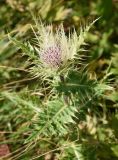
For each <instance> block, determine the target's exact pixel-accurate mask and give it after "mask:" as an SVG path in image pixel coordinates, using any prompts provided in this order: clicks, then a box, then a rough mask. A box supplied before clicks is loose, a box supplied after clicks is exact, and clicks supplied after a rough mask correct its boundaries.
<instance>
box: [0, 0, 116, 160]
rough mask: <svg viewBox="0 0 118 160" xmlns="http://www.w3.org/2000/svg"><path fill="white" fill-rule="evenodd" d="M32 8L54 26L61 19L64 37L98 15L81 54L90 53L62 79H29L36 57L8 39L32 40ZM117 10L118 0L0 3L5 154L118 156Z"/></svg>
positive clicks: (86, 158) (0, 127) (68, 159)
mask: <svg viewBox="0 0 118 160" xmlns="http://www.w3.org/2000/svg"><path fill="white" fill-rule="evenodd" d="M31 13H33V14H34V15H36V16H37V17H38V16H39V17H40V19H41V20H42V22H46V23H50V22H52V24H53V26H54V28H55V27H56V26H58V24H60V23H62V22H63V23H64V29H65V32H66V33H67V35H68V31H69V28H73V27H75V28H76V30H79V28H80V26H83V27H84V26H85V24H89V23H90V22H91V21H92V20H94V19H96V18H98V17H101V18H100V19H99V20H98V21H97V22H96V23H95V24H94V26H92V28H91V31H90V32H89V33H88V34H87V37H86V42H87V45H86V46H83V48H84V49H85V50H87V52H81V53H80V54H81V55H84V56H85V57H86V58H85V59H84V60H83V61H82V65H81V64H80V65H79V66H77V67H78V68H79V69H78V70H71V71H70V72H69V74H68V77H67V79H66V78H65V79H64V83H62V81H59V80H58V81H55V80H54V81H53V80H52V81H51V83H50V82H49V81H47V80H45V81H43V80H42V79H41V77H38V78H37V77H35V76H33V77H32V76H31V74H30V73H29V72H30V70H29V68H30V65H32V57H30V58H29V61H27V59H28V55H23V54H22V50H21V49H19V47H18V46H17V45H15V44H13V43H11V41H10V40H9V38H8V33H11V34H12V35H15V37H17V38H18V39H20V40H21V41H22V42H26V41H27V40H30V41H31V37H32V32H31V28H30V24H32V25H34V21H33V18H32V14H31ZM117 13H118V1H117V0H104V1H102V0H96V1H92V0H89V1H87V0H68V1H64V0H54V1H52V0H1V1H0V113H1V116H0V133H4V136H5V140H4V141H3V140H2V141H1V142H0V143H1V144H3V143H5V144H8V146H9V150H10V154H9V155H7V156H5V157H4V159H13V160H15V159H18V160H21V159H22V160H29V159H32V160H33V159H39V160H40V159H41V160H43V159H44V160H51V159H53V160H57V159H59V160H72V159H73V160H75V159H78V160H80V159H82V160H94V159H95V160H111V159H113V160H117V159H118V127H117V125H118V112H117V110H118V109H117V108H118V77H117V76H118V63H117V61H118V43H117V42H118V39H117V35H118V27H117V22H118V14H117ZM75 65H76V62H75ZM83 66H84V67H83ZM85 66H87V67H85ZM83 68H84V69H85V70H84V69H83ZM73 84H74V85H73ZM2 159H3V158H2Z"/></svg>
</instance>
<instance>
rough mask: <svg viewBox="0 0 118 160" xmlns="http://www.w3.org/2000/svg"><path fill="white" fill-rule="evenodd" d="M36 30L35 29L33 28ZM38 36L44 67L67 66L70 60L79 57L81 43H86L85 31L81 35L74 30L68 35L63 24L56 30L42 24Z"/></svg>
mask: <svg viewBox="0 0 118 160" xmlns="http://www.w3.org/2000/svg"><path fill="white" fill-rule="evenodd" d="M33 31H34V30H33ZM34 33H35V37H36V41H37V42H35V43H36V45H37V47H36V50H37V52H38V54H39V57H40V61H41V63H42V67H43V68H48V69H51V70H56V71H57V70H58V69H60V68H63V67H65V66H67V64H68V62H69V61H71V60H73V59H75V58H77V57H79V54H78V51H79V49H80V46H81V44H84V36H85V32H83V30H81V31H80V35H79V36H78V35H77V32H76V31H75V30H74V31H73V33H72V34H71V33H69V36H68V37H67V36H66V34H65V32H64V27H63V25H60V26H59V28H58V29H56V31H55V32H53V26H52V25H50V26H48V27H46V26H44V25H40V27H39V28H38V33H36V32H34Z"/></svg>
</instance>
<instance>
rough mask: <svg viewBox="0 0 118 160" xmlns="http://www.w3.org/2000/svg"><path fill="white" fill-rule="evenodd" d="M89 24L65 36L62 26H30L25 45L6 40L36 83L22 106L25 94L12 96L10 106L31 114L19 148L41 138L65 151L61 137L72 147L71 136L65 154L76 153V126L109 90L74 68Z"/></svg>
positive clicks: (13, 39)
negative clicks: (17, 50)
mask: <svg viewBox="0 0 118 160" xmlns="http://www.w3.org/2000/svg"><path fill="white" fill-rule="evenodd" d="M93 23H95V21H94V22H93ZM93 23H91V24H90V25H89V26H88V25H87V26H86V27H84V28H81V29H80V32H79V34H78V33H77V32H76V31H75V29H74V30H73V32H69V35H68V36H66V33H65V31H64V27H63V25H60V26H59V27H58V28H56V29H55V30H54V29H53V26H52V25H48V26H45V25H43V24H42V23H41V24H38V23H37V22H36V26H35V27H32V26H31V28H32V30H33V33H34V37H35V38H34V37H33V38H31V41H30V42H29V41H28V42H25V43H22V42H21V41H18V40H17V39H16V38H12V37H10V39H11V40H12V41H13V42H14V43H15V45H17V46H18V47H19V48H21V49H22V51H23V54H25V55H28V60H27V61H28V64H29V71H30V72H31V74H32V75H33V76H36V77H37V78H38V84H37V85H36V86H35V89H34V90H35V91H34V92H35V94H34V93H33V94H30V95H28V96H26V95H27V94H26V95H25V96H26V97H27V98H24V97H23V100H22V94H24V93H22V92H25V90H24V91H22V92H21V93H22V94H21V95H20V94H19V96H21V98H18V97H17V96H16V97H15V96H14V95H15V94H14V93H12V94H13V97H14V98H13V100H12V101H13V103H14V102H15V105H16V104H17V105H20V106H23V108H22V109H23V110H24V109H25V108H24V106H25V107H26V111H27V109H28V108H29V107H30V109H31V110H32V112H31V113H32V114H30V116H29V115H27V116H29V117H30V118H29V119H30V124H29V122H28V125H27V126H26V128H25V129H26V132H27V131H28V136H27V138H26V140H25V143H29V145H28V146H31V144H39V143H40V139H41V138H42V139H43V138H44V139H45V138H48V139H49V140H50V141H51V140H52V136H53V137H54V138H53V141H54V142H55V144H57V143H58V145H60V141H61V140H62V141H64V144H65V146H66V144H67V143H66V142H67V137H68V139H69V140H70V141H71V142H72V141H73V140H72V139H73V138H72V137H73V135H74V136H75V137H74V138H75V139H76V140H75V142H72V145H71V146H67V148H69V147H70V148H71V147H72V148H73V146H74V150H75V151H76V150H77V148H75V146H79V145H78V144H79V143H80V142H79V138H80V139H81V135H79V132H80V128H79V127H78V126H79V125H80V122H81V121H86V114H88V110H93V108H95V107H96V105H97V101H98V99H99V98H100V96H101V95H103V93H104V91H106V90H111V89H112V88H110V87H109V86H108V85H106V84H104V83H103V82H102V84H101V83H100V82H98V81H97V79H95V78H93V79H92V78H90V75H89V73H88V70H87V69H86V67H84V68H85V69H83V68H79V69H78V67H77V64H79V63H81V61H80V60H81V56H80V54H79V53H80V51H81V50H82V48H81V46H82V45H85V44H86V43H85V37H86V33H87V32H88V31H89V29H90V27H91V25H92V24H93ZM40 82H41V83H40ZM35 83H37V81H36V82H35ZM39 83H40V85H39ZM29 93H30V90H29ZM32 95H33V96H34V98H32ZM36 95H39V97H38V98H37V97H36ZM3 96H4V97H7V98H8V99H9V100H11V98H10V94H8V93H3ZM29 98H30V99H29ZM34 99H35V104H34ZM29 104H30V105H29ZM25 114H26V112H25ZM24 117H25V118H26V115H25V116H24ZM25 118H24V119H25ZM73 129H74V130H73ZM23 131H24V130H23ZM78 136H80V137H79V138H78ZM69 144H70V143H69ZM31 148H32V146H31ZM59 148H61V147H60V146H59ZM28 149H29V147H28ZM59 150H60V149H59ZM65 152H66V151H65ZM37 158H38V156H37ZM73 158H75V157H74V156H73Z"/></svg>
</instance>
